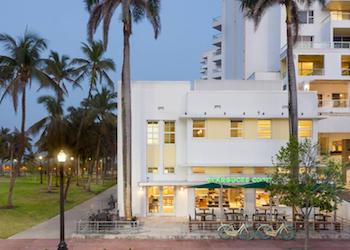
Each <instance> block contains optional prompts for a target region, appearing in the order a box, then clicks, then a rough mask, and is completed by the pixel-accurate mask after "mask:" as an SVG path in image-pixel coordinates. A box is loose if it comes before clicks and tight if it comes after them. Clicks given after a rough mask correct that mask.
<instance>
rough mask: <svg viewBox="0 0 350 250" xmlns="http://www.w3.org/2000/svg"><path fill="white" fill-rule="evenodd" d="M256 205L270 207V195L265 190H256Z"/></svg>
mask: <svg viewBox="0 0 350 250" xmlns="http://www.w3.org/2000/svg"><path fill="white" fill-rule="evenodd" d="M255 205H256V207H266V206H270V194H269V193H268V192H266V191H265V190H264V189H256V190H255Z"/></svg>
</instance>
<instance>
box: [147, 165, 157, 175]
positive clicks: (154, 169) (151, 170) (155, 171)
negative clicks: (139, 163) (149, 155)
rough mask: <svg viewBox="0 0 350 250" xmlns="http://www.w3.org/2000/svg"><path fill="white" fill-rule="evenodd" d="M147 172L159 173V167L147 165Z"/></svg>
mask: <svg viewBox="0 0 350 250" xmlns="http://www.w3.org/2000/svg"><path fill="white" fill-rule="evenodd" d="M147 172H148V173H149V174H157V173H158V167H152V166H149V167H147Z"/></svg>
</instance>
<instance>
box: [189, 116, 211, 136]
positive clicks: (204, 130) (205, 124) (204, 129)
mask: <svg viewBox="0 0 350 250" xmlns="http://www.w3.org/2000/svg"><path fill="white" fill-rule="evenodd" d="M195 121H203V122H204V127H195V126H194V123H195ZM199 130H202V131H203V136H194V135H195V133H194V132H195V131H199ZM206 130H207V120H206V119H192V138H206V137H207V134H206Z"/></svg>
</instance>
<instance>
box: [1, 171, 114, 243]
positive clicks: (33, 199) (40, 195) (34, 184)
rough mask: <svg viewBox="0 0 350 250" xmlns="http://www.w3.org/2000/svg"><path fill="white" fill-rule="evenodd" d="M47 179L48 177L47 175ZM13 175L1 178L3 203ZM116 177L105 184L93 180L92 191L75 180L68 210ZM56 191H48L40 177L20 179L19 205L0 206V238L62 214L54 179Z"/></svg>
mask: <svg viewBox="0 0 350 250" xmlns="http://www.w3.org/2000/svg"><path fill="white" fill-rule="evenodd" d="M44 179H46V178H44ZM8 182H9V178H5V177H0V206H1V207H2V206H4V205H5V204H6V201H7V190H8ZM114 183H115V181H114V180H106V181H105V184H103V185H102V183H101V184H99V185H96V184H95V182H93V183H92V185H91V188H92V192H91V193H88V192H86V191H84V190H83V189H82V187H77V186H76V185H75V183H74V182H73V183H72V184H71V186H70V189H69V193H68V198H67V199H68V201H67V202H66V205H65V209H66V210H68V209H70V208H72V207H74V206H76V205H78V204H79V203H82V202H83V201H85V200H88V199H89V198H91V197H93V196H94V195H96V194H97V193H100V192H102V191H104V190H106V189H107V188H109V187H111V186H113V184H114ZM53 186H54V187H53V192H52V193H47V192H46V188H47V186H46V183H44V184H42V185H40V180H39V177H38V176H31V177H19V178H17V181H16V185H15V189H14V196H13V204H14V206H15V208H13V209H4V208H0V239H1V238H2V239H5V238H8V237H10V236H11V235H13V234H16V233H18V232H20V231H23V230H25V229H27V228H30V227H32V226H34V225H36V224H39V223H41V222H43V221H45V220H47V219H50V218H52V217H54V216H56V215H57V214H58V213H59V188H57V187H55V181H54V179H53Z"/></svg>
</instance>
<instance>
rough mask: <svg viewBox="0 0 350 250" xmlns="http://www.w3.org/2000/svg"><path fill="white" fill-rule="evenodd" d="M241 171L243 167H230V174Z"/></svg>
mask: <svg viewBox="0 0 350 250" xmlns="http://www.w3.org/2000/svg"><path fill="white" fill-rule="evenodd" d="M241 173H243V168H237V167H231V168H230V174H241Z"/></svg>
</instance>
